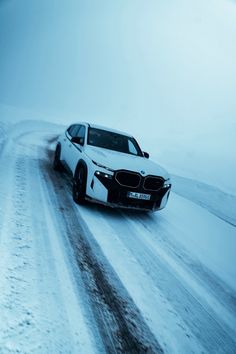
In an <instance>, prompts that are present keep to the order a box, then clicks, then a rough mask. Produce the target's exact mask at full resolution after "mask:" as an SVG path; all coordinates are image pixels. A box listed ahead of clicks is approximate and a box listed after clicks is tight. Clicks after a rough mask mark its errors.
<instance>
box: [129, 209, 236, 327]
mask: <svg viewBox="0 0 236 354" xmlns="http://www.w3.org/2000/svg"><path fill="white" fill-rule="evenodd" d="M124 216H126V217H127V216H128V218H129V221H131V222H134V225H136V227H137V226H138V225H139V227H140V228H141V229H142V228H143V229H145V230H146V231H147V232H148V233H149V235H152V237H151V241H152V242H153V243H154V244H155V243H157V244H158V245H160V246H161V248H162V249H163V250H165V252H166V253H167V254H168V255H169V256H170V257H171V258H173V259H174V260H175V261H176V262H177V263H179V264H180V265H181V267H183V268H184V269H185V270H186V271H187V272H188V273H190V274H191V275H192V278H193V279H197V281H198V283H199V284H201V285H202V287H204V288H205V290H206V291H207V292H208V293H209V294H211V295H212V296H213V297H216V298H217V301H218V302H219V303H220V304H221V305H222V306H223V307H225V308H226V309H227V311H228V312H229V313H231V314H233V315H235V314H236V294H235V292H234V291H233V289H232V288H230V286H229V285H228V284H226V283H224V282H223V281H222V280H221V279H219V278H218V277H217V275H216V274H214V273H213V272H212V271H211V270H210V269H207V268H206V267H205V266H203V265H202V264H201V263H200V262H199V261H197V260H195V259H193V258H191V257H190V256H189V253H188V252H187V251H186V250H185V249H184V248H183V245H181V244H179V243H178V242H177V240H174V239H173V237H171V234H170V233H169V232H168V231H167V230H166V227H165V225H163V224H165V220H164V218H163V217H162V216H160V215H159V217H158V225H157V219H155V218H154V217H153V216H152V215H142V216H139V217H137V215H135V214H132V213H130V214H126V215H125V214H124ZM162 221H164V222H162ZM157 230H158V232H157ZM234 321H235V318H234Z"/></svg>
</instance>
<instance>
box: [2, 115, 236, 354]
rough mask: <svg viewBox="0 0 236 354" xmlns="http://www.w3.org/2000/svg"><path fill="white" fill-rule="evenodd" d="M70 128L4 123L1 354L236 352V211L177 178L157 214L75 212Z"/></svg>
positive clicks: (99, 209)
mask: <svg viewBox="0 0 236 354" xmlns="http://www.w3.org/2000/svg"><path fill="white" fill-rule="evenodd" d="M27 118H28V117H27ZM63 129H64V126H60V125H55V124H52V123H48V122H46V121H44V122H43V121H37V120H34V121H33V120H27V121H23V120H19V121H17V120H16V123H15V124H10V123H9V122H7V120H4V119H3V118H2V119H1V125H0V130H1V136H0V137H1V141H0V144H1V155H0V163H1V172H0V193H1V198H0V250H1V257H0V314H1V321H0V353H4V354H5V353H101V352H110V353H115V352H117V353H120V352H122V353H124V352H132V350H133V352H134V353H138V352H139V353H143V352H147V351H148V350H149V352H154V353H162V352H165V353H190V352H193V353H200V352H204V353H213V352H214V353H215V352H217V353H235V351H236V341H235V338H236V333H235V332H236V330H235V329H236V267H235V256H236V255H235V250H236V231H235V230H236V229H235V226H233V225H232V224H234V222H235V218H234V215H233V212H231V211H230V209H229V213H227V208H225V210H224V215H222V214H221V207H220V203H219V200H218V199H217V194H216V200H214V199H212V198H211V199H212V200H211V201H209V203H210V204H211V205H210V206H209V203H208V204H207V202H206V203H202V206H200V205H199V200H198V199H197V192H196V190H194V188H191V186H193V185H195V184H194V183H193V182H190V183H189V184H188V188H186V189H184V188H183V186H184V183H183V182H186V181H188V179H186V181H183V180H182V179H181V178H180V177H178V176H174V181H176V187H175V188H176V191H177V192H178V193H179V194H183V195H184V197H181V196H179V195H177V194H175V193H172V195H171V198H170V200H169V204H168V207H167V208H166V209H165V210H163V211H162V212H159V213H155V214H143V213H139V212H131V211H119V210H111V209H109V208H105V207H101V206H97V205H92V204H87V205H85V206H83V207H82V206H77V205H75V204H74V203H73V201H72V198H71V180H70V176H69V175H68V174H67V173H62V174H58V173H55V172H54V171H53V170H52V168H51V161H52V150H53V149H54V147H55V139H56V136H57V135H58V134H59V133H60V132H61V131H62V130H63ZM178 179H179V180H178ZM181 188H182V189H181ZM199 188H200V190H201V191H205V193H204V195H205V197H204V198H205V200H206V201H207V200H208V198H207V196H209V195H211V193H213V192H212V191H213V190H212V188H213V187H211V186H209V188H208V189H209V191H207V185H205V184H204V187H203V186H200V187H199ZM205 189H206V190H205ZM231 197H232V198H234V197H233V196H231ZM229 202H230V203H232V206H233V203H234V199H229ZM226 204H227V203H226V201H225V205H226ZM212 206H213V207H214V208H213V209H214V210H211V208H212ZM234 206H235V204H234ZM234 209H235V208H234ZM227 218H228V219H227ZM232 220H233V222H231V223H230V222H229V221H232Z"/></svg>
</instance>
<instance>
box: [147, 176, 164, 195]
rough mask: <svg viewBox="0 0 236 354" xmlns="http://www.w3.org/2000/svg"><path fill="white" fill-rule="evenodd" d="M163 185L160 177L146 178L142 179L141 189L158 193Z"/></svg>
mask: <svg viewBox="0 0 236 354" xmlns="http://www.w3.org/2000/svg"><path fill="white" fill-rule="evenodd" d="M163 185H164V179H163V178H162V177H154V176H148V177H146V178H145V179H144V183H143V187H144V189H146V190H148V191H158V189H160V188H162V187H163Z"/></svg>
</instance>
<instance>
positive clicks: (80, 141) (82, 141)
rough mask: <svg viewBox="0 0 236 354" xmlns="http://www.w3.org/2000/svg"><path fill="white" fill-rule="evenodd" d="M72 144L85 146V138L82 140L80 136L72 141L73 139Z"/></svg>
mask: <svg viewBox="0 0 236 354" xmlns="http://www.w3.org/2000/svg"><path fill="white" fill-rule="evenodd" d="M71 142H72V143H75V144H79V145H84V138H80V137H78V136H74V137H73V138H72V139H71Z"/></svg>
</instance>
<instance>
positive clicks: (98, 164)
mask: <svg viewBox="0 0 236 354" xmlns="http://www.w3.org/2000/svg"><path fill="white" fill-rule="evenodd" d="M92 162H93V163H94V165H96V166H98V167H101V168H104V169H105V170H107V171H110V172H114V170H112V169H111V168H109V167H106V166H103V165H100V163H97V162H95V161H94V160H92Z"/></svg>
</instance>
